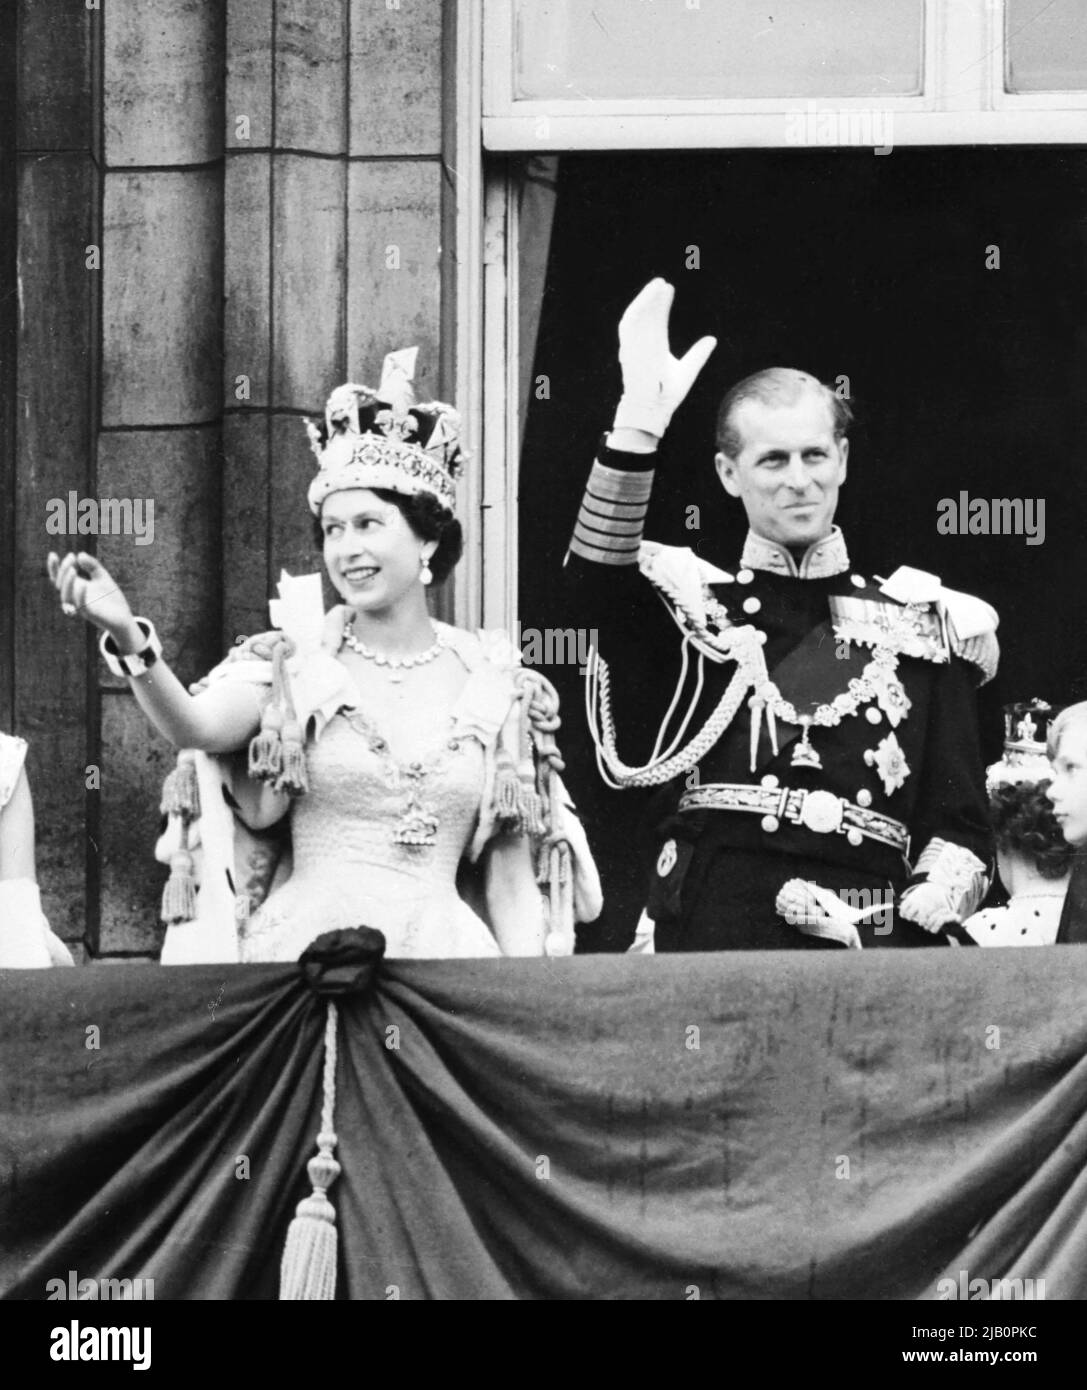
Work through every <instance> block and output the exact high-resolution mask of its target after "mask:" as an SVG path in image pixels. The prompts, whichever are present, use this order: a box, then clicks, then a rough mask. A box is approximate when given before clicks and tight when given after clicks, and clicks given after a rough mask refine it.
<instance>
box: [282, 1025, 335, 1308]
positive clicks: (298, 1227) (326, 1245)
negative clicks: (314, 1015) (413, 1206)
mask: <svg viewBox="0 0 1087 1390" xmlns="http://www.w3.org/2000/svg"><path fill="white" fill-rule="evenodd" d="M336 1022H337V1015H336V1005H335V1004H333V1003H332V1002H331V1001H330V1002H329V1005H328V1013H327V1014H326V1016H325V1066H324V1085H323V1090H324V1097H323V1103H322V1107H321V1132H320V1133H319V1134H318V1136H317V1148H318V1150H319V1152H318V1153H317V1154H316V1155H315V1156H314V1157H313V1158H311V1159H310V1161H309V1162H308V1163H307V1164H306V1172H307V1173H308V1174H309V1180H310V1182H311V1184H312V1185H313V1191H312V1193H311V1194H310V1196H308V1197H305V1198H303V1200H302V1201H301V1202H299V1203H298V1207H297V1210H296V1212H295V1216H294V1220H293V1221H292V1222H291V1224H290V1226H289V1228H288V1230H287V1243H286V1245H285V1246H284V1248H283V1262H282V1264H281V1265H280V1269H279V1297H280V1299H281V1300H285V1299H308V1300H318V1299H333V1298H335V1297H336V1258H337V1245H338V1241H337V1236H336V1209H335V1207H334V1206H333V1205H332V1203H331V1202H330V1201H329V1198H328V1189H329V1188H330V1187H331V1186H332V1184H333V1183H334V1182H335V1181H336V1179H337V1178H338V1177H339V1176H340V1165H339V1163H337V1161H336V1159H335V1158H334V1157H333V1153H332V1151H333V1149H335V1147H336V1132H335V1130H334V1129H333V1128H332V1126H333V1122H334V1116H335V1108H336Z"/></svg>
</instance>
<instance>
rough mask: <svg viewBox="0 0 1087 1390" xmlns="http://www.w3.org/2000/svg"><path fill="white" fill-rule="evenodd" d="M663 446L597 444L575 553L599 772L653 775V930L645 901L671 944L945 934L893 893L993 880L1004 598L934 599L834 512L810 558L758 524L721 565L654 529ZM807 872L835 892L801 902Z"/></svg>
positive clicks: (966, 903)
mask: <svg viewBox="0 0 1087 1390" xmlns="http://www.w3.org/2000/svg"><path fill="white" fill-rule="evenodd" d="M654 462H655V455H652V454H649V455H641V454H626V453H620V452H617V451H613V450H610V449H607V448H606V447H605V448H602V450H601V453H600V455H599V457H598V459H597V461H596V464H595V465H594V468H593V473H592V476H591V478H590V481H589V485H588V488H587V490H586V493H585V496H584V499H583V503H582V508H581V511H580V514H579V517H578V522H577V527H576V530H575V534H574V538H573V540H572V542H571V547H570V554H569V556H568V558H567V574H568V577H569V579H570V581H571V582H572V583H573V585H574V587H575V591H576V602H577V604H578V607H579V612H580V616H581V620H582V621H584V622H586V623H588V624H589V625H591V626H592V627H595V628H597V629H598V631H599V633H600V653H599V655H600V657H601V658H602V662H601V663H600V664H598V665H597V666H596V667H595V668H594V670H593V671H592V672H591V676H592V679H593V688H592V691H591V692H590V704H591V706H592V710H593V719H594V723H595V725H596V727H595V729H594V737H595V738H596V739H597V743H598V749H599V752H600V763H601V769H602V771H603V772H604V773H605V774H606V775H607V776H608V777H609V780H612V781H613V783H616V784H618V785H626V786H642V787H647V788H652V789H653V790H654V795H653V798H652V802H651V814H652V816H653V819H654V823H655V825H656V827H657V830H656V845H657V855H656V862H655V863H654V865H653V866H652V871H651V873H650V874H649V892H648V902H647V917H643V925H642V928H640V931H639V935H640V937H641V938H642V939H643V941H644V939H645V937H646V935H647V934H648V930H647V929H648V927H649V926H650V922H649V921H648V920H647V919H651V921H652V923H655V946H654V947H651V949H656V950H657V951H680V950H688V951H689V950H720V949H766V948H785V949H797V948H801V949H803V948H806V949H826V948H828V947H834V948H840V947H841V946H843V945H854V946H855V945H863V946H865V947H872V946H876V947H883V946H913V945H931V944H946V943H947V941H948V939H949V938H948V936H946V935H943V934H940V935H935V936H934V935H933V934H931V933H929V932H927V931H925V930H923V929H922V928H921V927H920V926H917V925H916V924H914V923H911V922H909V921H907V920H906V919H905V918H903V917H901V916H898V915H897V914H895V913H894V912H893V910H892V903H893V902H894V901H896V900H897V898H898V896H899V895H900V894H901V892H902V891H903V890H904V889H905V888H906V887H907V886H909V885H910V884H912V883H916V882H923V881H926V880H931V881H932V882H934V883H937V884H938V885H940V886H941V887H946V889H947V891H948V894H949V901H952V902H953V903H954V907H955V910H954V912H953V913H951V912H949V913H948V919H949V921H951V920H958V921H961V920H962V919H963V918H965V917H966V916H968V915H969V914H970V913H971V912H973V911H974V910H975V909H976V908H977V907H978V905H979V904H980V902H981V900H982V898H983V897H984V895H985V891H986V888H987V886H988V875H989V872H990V870H991V836H990V831H989V825H988V814H987V800H986V795H985V787H984V775H983V769H982V763H981V756H980V748H979V742H978V730H977V709H976V688H977V685H978V683H979V679H988V678H989V677H991V675H992V674H993V673H994V671H995V664H996V651H997V649H996V642H995V637H994V636H993V632H992V629H993V628H994V627H995V614H993V613H992V610H991V609H988V606H987V605H983V604H981V603H980V602H979V601H978V600H971V599H969V597H968V596H965V595H952V594H950V592H949V591H947V590H943V589H941V587H940V586H939V583H938V581H936V580H935V579H934V578H933V577H932V576H921V578H922V579H923V580H927V581H929V584H928V588H929V590H930V591H931V589H932V586H933V585H935V588H936V591H937V592H936V595H935V597H933V596H932V593H931V592H929V593H927V594H922V596H921V597H918V596H917V593H916V592H914V593H913V595H912V596H911V592H910V585H909V584H906V585H905V588H904V589H903V588H902V586H899V587H898V588H897V589H896V588H895V586H894V585H892V586H891V587H892V589H894V591H895V592H896V593H900V594H903V593H904V595H905V596H904V597H897V598H896V597H892V596H890V595H889V594H888V593H885V592H884V591H883V585H882V583H881V582H877V581H876V580H875V579H874V578H872V577H870V576H867V575H860V574H858V573H856V571H855V570H854V569H853V568H852V567H851V565H850V561H849V555H848V551H847V548H846V543H845V539H844V537H843V535H842V533H841V531H840V529H839V528H838V527H834V528H833V530H832V532H831V534H830V535H829V536H828V537H826V538H825V539H823V540H821V541H819V542H817V543H816V544H815V545H813V546H811V547H810V548H809V549H808V550H807V551H806V553H804V554H802V555H799V556H798V555H794V554H793V553H791V552H790V551H789V550H788V549H786V548H784V547H781V546H778V545H776V544H775V543H773V542H770V541H767V540H765V539H763V538H761V537H758V536H756V535H754V534H753V533H749V534H748V538H747V541H746V543H745V546H744V550H743V553H742V555H741V556H740V557H739V563H738V564H737V565H736V566H734V567H732V568H730V569H729V570H727V571H726V570H720V569H718V568H716V567H714V566H711V565H708V564H707V563H706V562H705V561H702V560H700V559H699V558H698V557H697V556H695V555H694V553H693V552H692V551H690V550H687V549H682V548H679V547H667V546H661V545H656V544H655V543H653V542H648V541H643V539H642V526H643V523H644V518H645V512H646V509H647V506H648V500H649V495H650V490H651V486H652V467H653V464H654ZM909 573H910V574H912V575H914V576H916V575H917V572H916V571H913V572H909ZM922 588H924V586H922ZM914 589H915V590H916V585H914ZM952 600H961V601H962V603H960V604H959V613H958V617H959V626H960V627H962V628H965V629H967V630H968V631H969V632H970V635H969V636H963V635H962V634H961V633H960V632H959V631H958V630H957V628H956V624H955V621H954V618H955V616H956V613H955V608H956V604H955V603H954V602H953V601H952ZM963 604H965V605H966V609H967V612H966V618H965V619H964V617H963V607H962V605H963ZM970 605H974V606H973V608H971V607H970ZM979 611H980V612H981V613H982V615H983V616H982V619H981V621H980V623H979V622H978V621H977V618H978V613H979ZM986 615H988V616H986ZM989 618H991V621H989ZM971 620H972V627H971ZM967 658H969V659H967ZM741 668H745V669H746V670H747V677H746V678H744V677H743V676H742V672H741ZM673 695H674V698H672V697H673ZM670 700H671V703H672V709H671V713H670V717H666V711H667V710H668V707H669V701H670ZM805 721H809V722H808V723H806V724H805ZM681 726H682V727H681ZM797 881H799V883H800V884H801V885H809V887H810V886H811V885H814V886H815V887H816V888H817V889H818V890H819V892H818V895H817V900H816V901H814V902H813V900H812V897H811V894H810V893H809V894H808V895H807V896H804V895H803V894H802V897H801V906H800V907H798V908H796V909H795V912H794V915H793V916H790V915H789V913H788V912H787V911H786V910H785V908H783V905H782V902H781V900H780V898H779V895H780V894H781V892H782V889H783V888H784V887H785V885H786V884H792V885H793V893H794V898H795V892H796V885H797ZM839 904H840V905H841V908H844V909H847V911H846V912H844V913H843V912H842V911H841V910H840V909H839V907H838V905H839ZM866 908H867V909H870V911H869V915H868V916H867V917H864V918H861V919H860V920H859V921H858V920H857V917H858V915H859V913H860V912H861V911H862V910H864V909H866ZM850 911H852V912H853V916H850V915H849V913H850ZM797 914H798V915H797ZM798 923H803V925H798ZM950 930H951V931H952V934H955V935H957V933H955V932H954V928H953V927H951V928H950Z"/></svg>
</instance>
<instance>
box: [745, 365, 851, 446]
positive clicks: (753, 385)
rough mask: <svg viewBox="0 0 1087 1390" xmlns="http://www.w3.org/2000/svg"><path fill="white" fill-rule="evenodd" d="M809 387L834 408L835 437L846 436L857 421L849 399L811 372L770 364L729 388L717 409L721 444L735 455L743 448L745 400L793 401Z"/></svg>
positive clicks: (764, 403) (772, 403) (789, 403)
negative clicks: (740, 422) (739, 422)
mask: <svg viewBox="0 0 1087 1390" xmlns="http://www.w3.org/2000/svg"><path fill="white" fill-rule="evenodd" d="M805 391H815V392H816V394H818V395H820V396H822V397H823V399H824V400H825V401H826V403H827V406H828V407H829V409H830V414H831V420H832V421H833V424H834V438H835V439H842V438H843V437H844V436H845V435H846V434H848V433H849V427H850V425H851V424H852V423H853V411H852V410H851V409H850V406H849V402H848V401H847V400H844V399H843V398H842V397H841V396H839V395H838V394H837V392H836V391H833V390H832V389H831V388H830V387H829V386H827V385H826V384H825V382H822V381H820V380H819V379H818V377H814V376H812V375H811V373H810V372H801V371H798V370H797V368H795V367H766V368H765V369H764V370H763V371H761V372H754V373H753V374H752V375H751V376H745V377H744V379H743V381H738V382H737V383H736V385H735V386H731V387H730V388H729V389H728V390H727V391H726V392H725V396H724V399H723V400H722V402H721V404H720V406H719V407H718V411H717V447H718V449H719V450H720V451H721V453H723V454H725V455H726V456H727V457H728V458H731V459H734V458H736V457H737V455H738V454H739V453H740V450H741V449H742V448H743V439H742V438H741V436H740V431H739V429H738V428H737V426H736V412H737V410H738V409H739V407H740V406H741V405H742V404H743V403H744V401H759V402H760V403H761V404H762V405H793V404H794V403H795V402H796V401H797V400H798V399H799V398H800V397H801V396H802V395H803V394H804V392H805Z"/></svg>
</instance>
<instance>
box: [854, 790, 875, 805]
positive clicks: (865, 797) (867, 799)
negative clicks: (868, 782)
mask: <svg viewBox="0 0 1087 1390" xmlns="http://www.w3.org/2000/svg"><path fill="white" fill-rule="evenodd" d="M871 804H872V793H871V792H870V791H869V790H868V788H867V787H861V789H860V791H859V792H858V793H857V805H858V806H871Z"/></svg>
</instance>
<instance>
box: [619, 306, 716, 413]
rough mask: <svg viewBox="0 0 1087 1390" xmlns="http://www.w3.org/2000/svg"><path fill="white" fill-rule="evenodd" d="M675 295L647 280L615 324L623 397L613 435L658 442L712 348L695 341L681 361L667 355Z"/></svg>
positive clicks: (711, 342) (710, 344)
mask: <svg viewBox="0 0 1087 1390" xmlns="http://www.w3.org/2000/svg"><path fill="white" fill-rule="evenodd" d="M675 293H676V292H675V289H674V288H673V286H671V285H670V284H668V282H667V281H666V280H661V279H656V280H650V282H649V284H648V285H646V287H645V288H644V289H643V290H642V291H641V293H640V294H639V295H638V296H637V297H636V298H635V299H634V300H633V301H632V302H631V303H630V304H629V305H628V307H627V310H626V312H625V313H624V315H623V317H622V318H621V319H620V320H619V365H620V366H621V367H622V369H623V397H622V400H621V401H620V402H619V408H618V409H617V410H616V412H615V428H616V429H617V430H619V429H633V430H642V431H643V432H644V433H645V434H651V435H654V436H655V437H656V438H657V439H660V438H661V436H662V435H663V434H664V432H665V430H666V429H667V428H668V422H669V421H670V420H671V418H672V415H673V413H674V411H675V410H676V408H677V406H679V405H680V404H681V403H682V401H683V400H684V398H685V397H686V395H687V392H688V391H689V390H690V389H691V387H692V386H693V385H694V381H695V378H696V377H697V376H698V373H699V372H700V371H701V370H702V368H703V367H704V366H705V365H706V359H707V358H708V357H709V355H710V353H711V352H712V351H713V350H714V348H715V347H716V346H717V339H716V338H700V339H699V340H698V342H697V343H695V345H694V347H692V348H690V349H689V350H688V351H687V353H686V355H685V356H683V357H680V358H675V357H673V356H672V352H671V349H670V348H669V346H668V315H669V312H670V311H671V308H672V300H673V299H674V298H675Z"/></svg>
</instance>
